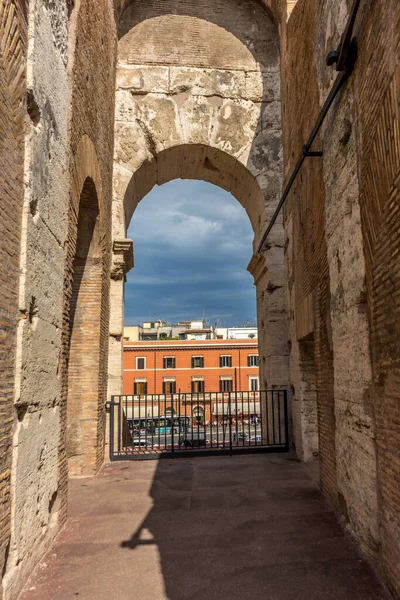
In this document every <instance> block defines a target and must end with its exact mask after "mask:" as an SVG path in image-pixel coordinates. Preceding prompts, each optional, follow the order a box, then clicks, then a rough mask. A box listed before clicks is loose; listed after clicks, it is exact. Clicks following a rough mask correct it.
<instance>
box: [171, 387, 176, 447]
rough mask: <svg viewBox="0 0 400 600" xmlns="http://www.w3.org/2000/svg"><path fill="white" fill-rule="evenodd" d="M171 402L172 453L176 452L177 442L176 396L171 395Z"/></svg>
mask: <svg viewBox="0 0 400 600" xmlns="http://www.w3.org/2000/svg"><path fill="white" fill-rule="evenodd" d="M171 401H172V414H171V426H172V429H171V446H172V448H171V451H172V453H173V452H174V442H175V436H174V431H175V405H174V396H173V395H171Z"/></svg>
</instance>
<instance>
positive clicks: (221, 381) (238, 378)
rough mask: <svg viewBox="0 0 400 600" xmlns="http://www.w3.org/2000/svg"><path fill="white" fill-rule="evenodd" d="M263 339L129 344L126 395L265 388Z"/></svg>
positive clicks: (125, 371)
mask: <svg viewBox="0 0 400 600" xmlns="http://www.w3.org/2000/svg"><path fill="white" fill-rule="evenodd" d="M258 363H259V357H258V345H257V341H253V340H251V339H247V340H193V341H192V340H182V341H181V340H166V341H162V340H156V341H153V342H151V341H148V342H147V341H138V342H130V341H128V340H126V341H125V343H124V382H123V383H124V394H175V393H178V391H179V390H180V391H181V393H203V392H231V391H233V392H235V391H253V392H257V391H258V389H259V369H258Z"/></svg>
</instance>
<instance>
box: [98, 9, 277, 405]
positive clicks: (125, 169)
mask: <svg viewBox="0 0 400 600" xmlns="http://www.w3.org/2000/svg"><path fill="white" fill-rule="evenodd" d="M183 34H184V35H185V36H186V35H188V36H189V37H190V39H191V40H196V41H195V43H189V42H188V39H183V37H182V35H183ZM118 37H119V44H118V65H117V80H116V90H117V91H116V112H115V151H114V201H113V237H114V242H113V244H114V246H113V249H114V257H113V263H114V264H113V271H112V276H111V288H110V299H111V322H110V353H109V394H110V395H112V394H118V393H121V389H122V341H123V321H124V319H123V294H124V279H125V277H126V273H127V272H128V270H129V268H130V267H131V266H132V259H131V258H130V257H129V240H127V239H126V235H127V229H128V226H129V223H130V220H131V218H132V215H133V213H134V211H135V208H136V207H137V205H138V203H139V202H140V201H141V200H142V199H143V198H144V197H145V196H146V194H148V193H149V192H150V190H151V189H152V188H153V187H154V186H155V185H162V184H164V183H166V182H169V181H171V180H174V179H197V180H203V181H206V182H209V183H212V184H215V185H217V186H219V187H221V188H222V189H224V190H226V191H228V192H230V193H231V194H232V195H233V196H234V197H235V198H236V200H238V202H239V203H240V204H241V205H242V206H243V207H244V209H245V210H246V212H247V215H248V217H249V220H250V223H251V226H252V229H253V233H254V246H255V245H256V244H257V243H258V241H259V239H260V236H261V235H262V232H263V231H264V229H265V224H266V222H267V221H268V220H269V217H270V215H271V214H272V212H273V209H274V206H275V204H276V201H277V199H278V197H279V193H280V188H281V175H282V173H281V169H282V163H281V159H282V155H281V114H280V64H279V60H280V59H279V43H278V32H277V27H276V23H274V21H273V19H272V17H271V13H270V11H269V10H268V9H266V7H265V6H262V5H261V4H260V3H259V2H255V1H253V0H245V1H244V2H243V1H241V2H238V1H236V0H235V1H233V2H232V1H231V0H217V1H216V2H215V0H205V2H203V3H201V4H200V3H191V4H187V3H182V2H179V1H178V0H174V1H173V2H171V3H159V2H156V1H155V0H151V1H150V2H143V1H142V0H139V1H138V2H135V3H131V4H129V5H126V9H125V10H124V11H123V13H122V15H121V16H120V19H119V24H118ZM269 243H270V245H269V247H268V248H267V249H266V251H265V252H264V253H263V255H253V258H251V253H249V258H251V260H250V263H249V267H248V268H249V270H250V272H251V274H252V275H253V277H254V283H255V286H256V296H257V300H256V302H257V319H258V328H259V330H260V338H259V341H260V358H261V360H260V388H261V389H265V388H267V387H275V386H285V385H287V381H288V348H287V333H286V327H287V323H286V313H285V294H284V259H283V253H284V250H283V249H284V239H283V228H282V223H281V221H280V222H278V223H277V226H276V228H275V229H274V232H273V234H272V236H271V238H270V240H269ZM128 263H129V264H128ZM170 388H173V385H172V386H169V385H168V389H170Z"/></svg>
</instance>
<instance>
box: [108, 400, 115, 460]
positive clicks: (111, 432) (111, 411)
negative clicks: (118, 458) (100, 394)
mask: <svg viewBox="0 0 400 600" xmlns="http://www.w3.org/2000/svg"><path fill="white" fill-rule="evenodd" d="M109 406H110V448H109V453H110V461H113V460H114V406H115V402H114V396H111V402H109Z"/></svg>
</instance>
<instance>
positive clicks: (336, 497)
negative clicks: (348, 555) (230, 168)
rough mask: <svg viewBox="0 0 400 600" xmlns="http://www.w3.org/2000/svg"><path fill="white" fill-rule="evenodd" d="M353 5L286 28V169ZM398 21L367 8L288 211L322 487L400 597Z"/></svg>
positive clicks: (291, 274)
mask: <svg viewBox="0 0 400 600" xmlns="http://www.w3.org/2000/svg"><path fill="white" fill-rule="evenodd" d="M348 4H349V3H348V2H347V3H346V2H345V1H343V2H337V3H329V2H324V1H320V2H312V1H311V0H299V1H298V2H297V3H296V6H295V7H294V9H293V11H292V14H291V17H290V19H289V21H288V24H287V27H286V28H285V31H284V47H283V49H282V54H283V59H282V65H283V85H282V88H283V90H284V104H283V106H284V118H283V122H284V154H285V163H286V165H285V166H286V174H287V175H288V174H289V171H290V168H291V167H292V166H293V161H294V160H295V159H296V158H297V156H298V155H299V153H300V150H301V144H302V143H304V142H305V140H306V139H307V137H308V134H309V132H310V130H311V128H312V126H313V124H314V122H315V118H316V115H317V113H318V110H319V107H320V105H321V104H322V102H323V100H324V98H325V97H326V94H327V93H328V91H329V89H330V87H331V85H332V83H333V79H334V77H335V72H334V70H329V69H327V67H326V65H325V56H326V53H327V51H328V50H331V49H334V48H336V47H337V45H338V43H339V40H340V35H341V33H342V31H343V28H344V26H345V22H346V16H347V9H348ZM399 25H400V5H399V3H398V2H396V1H395V0H390V1H389V2H384V3H381V2H377V3H369V4H367V5H365V6H363V7H362V9H361V10H360V13H359V17H358V20H357V37H358V41H359V56H358V61H357V64H356V69H355V73H354V75H353V76H352V77H351V78H350V80H349V82H348V83H347V85H346V88H345V90H344V91H343V92H342V93H341V94H340V95H339V97H338V99H337V101H336V102H335V104H334V106H333V107H332V109H331V111H330V113H329V115H328V118H327V120H326V122H325V125H324V127H323V130H322V132H321V136H320V140H319V141H318V142H317V143H316V144H315V147H314V149H323V151H324V157H323V158H322V159H308V160H307V161H306V164H305V165H304V167H303V168H302V170H301V174H300V176H299V178H298V180H297V183H296V186H295V189H294V190H293V192H292V194H291V197H290V198H289V201H288V204H287V207H286V210H285V219H286V230H287V233H288V236H289V237H290V240H289V244H288V247H287V264H288V291H289V298H290V317H291V326H290V331H291V344H292V365H291V367H292V369H291V370H292V381H293V380H296V376H294V375H295V374H296V372H300V374H301V370H302V365H301V364H299V359H298V358H299V357H298V355H299V353H298V351H293V348H295V349H296V347H297V345H298V340H301V339H302V338H301V337H300V336H301V335H302V334H304V333H305V334H310V333H311V331H313V336H314V343H315V363H316V370H317V402H318V420H319V445H320V452H321V484H322V489H323V491H324V492H325V494H326V496H327V497H328V499H329V501H330V502H331V504H332V506H333V507H334V508H335V510H336V511H337V512H338V514H339V515H340V517H341V520H342V522H343V524H345V526H346V528H347V529H348V531H349V532H351V534H352V535H353V536H354V538H355V539H356V540H357V542H358V543H359V546H360V548H361V549H362V551H363V552H364V553H366V554H367V555H368V556H369V557H371V558H372V559H373V560H376V561H377V563H376V564H378V565H379V566H380V568H381V571H382V573H383V574H384V576H385V577H386V581H387V582H388V584H389V586H390V587H391V588H392V589H393V591H394V592H395V593H396V594H397V595H399V594H400V584H399V582H400V569H399V565H400V542H399V540H400V516H399V515H400V486H399V481H400V470H399V464H400V429H399V427H398V423H399V422H400V413H399V406H400V402H399V400H400V396H399V383H400V378H399V364H400V355H399V354H400V353H399V343H398V339H399V333H400V332H399V329H398V323H399V321H400V319H399V317H400V315H399V306H400V302H399V281H400V261H399V253H398V248H399V237H400V235H399V234H400V227H399V200H400V158H399V157H400V152H399V146H398V144H399V142H398V140H399V134H400V129H399V105H400V103H399V91H400V77H399V66H398V65H399V64H400V63H399V57H400V27H399ZM310 292H311V293H312V294H314V295H315V304H314V310H313V311H310V309H309V306H307V304H309V302H308V299H309V297H310V296H309V294H310ZM307 311H308V312H307ZM309 313H310V314H309ZM310 323H311V324H312V325H311V328H310V327H309V325H310ZM293 357H294V358H293ZM296 363H297V364H296ZM293 376H294V379H293ZM297 381H299V378H297ZM296 385H297V384H296ZM296 385H295V387H296ZM296 393H297V391H296V389H295V390H294V394H295V395H296Z"/></svg>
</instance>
